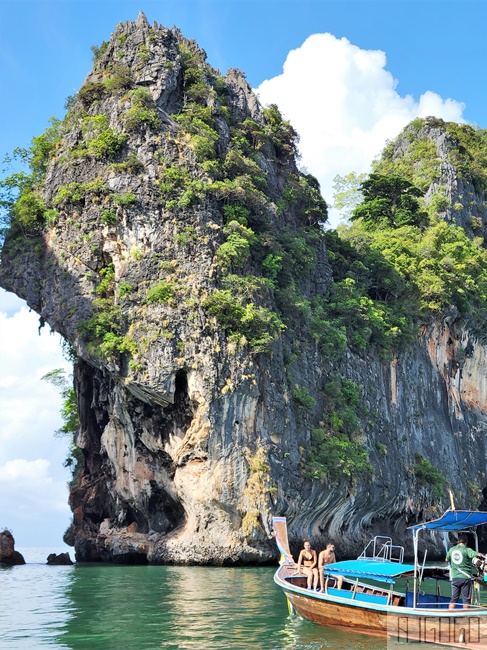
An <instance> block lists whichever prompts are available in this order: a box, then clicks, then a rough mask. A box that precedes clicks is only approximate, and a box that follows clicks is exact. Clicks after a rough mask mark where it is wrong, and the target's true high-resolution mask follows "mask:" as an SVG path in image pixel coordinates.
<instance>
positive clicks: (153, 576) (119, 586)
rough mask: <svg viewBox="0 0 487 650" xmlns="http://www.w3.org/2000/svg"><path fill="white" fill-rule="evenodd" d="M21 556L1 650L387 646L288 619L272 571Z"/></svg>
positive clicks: (3, 606)
mask: <svg viewBox="0 0 487 650" xmlns="http://www.w3.org/2000/svg"><path fill="white" fill-rule="evenodd" d="M19 550H20V551H21V552H22V553H23V554H24V557H25V559H26V561H27V564H26V565H23V566H17V567H9V568H1V569H0V649H1V650H33V649H35V650H37V649H45V648H51V649H57V650H88V649H89V650H98V649H100V650H102V649H103V650H121V649H124V650H126V649H129V650H149V649H150V650H153V649H154V650H155V649H160V648H164V649H168V650H173V649H174V650H176V649H181V650H200V649H206V648H208V649H213V648H215V649H225V650H250V649H252V650H281V649H282V650H290V649H293V650H320V649H322V648H336V649H340V648H343V649H344V650H372V649H382V648H391V647H392V646H391V645H390V644H389V645H387V644H386V642H385V641H381V640H380V639H375V638H372V637H367V636H362V635H359V634H350V633H343V632H339V631H337V630H332V629H326V628H320V627H318V626H315V625H313V624H311V623H308V622H306V621H303V620H300V619H299V618H297V617H289V616H288V611H287V606H286V600H285V598H284V596H283V594H282V592H281V590H280V589H279V588H278V587H276V586H275V585H274V583H273V580H272V577H273V573H274V571H275V569H274V568H272V567H266V568H214V567H164V566H112V565H98V564H97V565H95V564H79V565H75V566H47V565H46V564H45V561H46V558H47V555H48V554H49V552H50V551H49V550H48V549H46V550H45V551H42V550H36V551H35V552H34V551H31V552H27V550H23V549H19ZM71 555H72V554H71ZM402 647H404V646H402ZM409 647H410V645H409V644H408V648H409ZM422 647H424V646H422ZM428 647H431V646H428Z"/></svg>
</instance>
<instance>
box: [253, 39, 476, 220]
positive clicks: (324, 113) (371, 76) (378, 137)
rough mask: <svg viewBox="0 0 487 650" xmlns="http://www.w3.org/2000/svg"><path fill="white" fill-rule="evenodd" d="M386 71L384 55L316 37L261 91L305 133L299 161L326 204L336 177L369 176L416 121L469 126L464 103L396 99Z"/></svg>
mask: <svg viewBox="0 0 487 650" xmlns="http://www.w3.org/2000/svg"><path fill="white" fill-rule="evenodd" d="M385 66H386V55H385V53H384V52H381V51H379V50H362V49H360V48H359V47H357V46H356V45H353V44H352V43H350V41H348V40H347V39H346V38H341V39H338V38H336V37H335V36H333V35H332V34H313V35H312V36H310V37H309V38H307V39H306V41H305V42H304V43H303V44H302V45H301V47H299V48H297V49H296V50H292V51H291V52H289V54H288V56H287V59H286V61H285V63H284V66H283V72H282V74H281V75H278V76H277V77H274V78H273V79H268V80H266V81H264V82H262V84H261V85H260V86H259V87H258V88H257V89H256V91H257V93H258V95H259V97H260V100H261V102H262V104H264V105H268V104H271V103H275V104H277V105H278V106H279V108H280V110H281V112H282V113H283V115H284V117H285V118H286V119H288V120H289V121H290V122H291V124H292V125H293V126H294V128H295V129H296V130H297V131H298V133H299V134H300V137H301V141H300V150H301V153H302V161H301V162H302V164H303V165H304V166H306V167H307V169H308V170H309V171H310V172H311V173H312V174H314V175H315V176H316V177H317V178H318V180H319V182H320V184H321V189H322V193H323V196H324V198H325V199H326V201H327V203H328V204H329V205H330V204H331V203H332V198H333V189H332V181H333V178H334V176H335V175H336V174H340V175H345V174H348V173H349V172H351V171H355V172H357V173H362V172H368V171H369V170H370V164H371V162H372V160H373V159H374V158H375V157H376V156H377V155H378V154H379V153H380V152H381V150H382V148H383V147H384V145H385V143H386V140H388V139H393V138H394V137H396V136H397V135H398V134H399V132H400V131H401V129H403V128H404V127H405V126H406V124H408V123H409V122H410V121H411V120H413V119H414V118H416V117H426V116H428V115H435V116H437V117H441V118H443V119H445V120H449V121H454V122H464V119H463V117H462V112H463V110H464V108H465V105H464V104H462V103H461V102H457V101H455V100H453V99H446V100H445V99H442V98H441V97H440V96H439V95H437V94H436V93H434V92H431V91H429V90H427V91H425V92H424V93H423V94H422V95H421V97H420V98H419V100H418V101H416V100H415V99H414V98H413V97H412V96H410V95H407V96H404V97H403V96H401V95H399V94H398V92H397V90H396V86H397V81H396V80H395V79H394V77H393V76H392V74H391V73H390V72H388V71H387V70H386V69H385ZM335 220H336V216H335ZM331 221H332V219H331ZM333 225H336V221H335V223H334V224H333Z"/></svg>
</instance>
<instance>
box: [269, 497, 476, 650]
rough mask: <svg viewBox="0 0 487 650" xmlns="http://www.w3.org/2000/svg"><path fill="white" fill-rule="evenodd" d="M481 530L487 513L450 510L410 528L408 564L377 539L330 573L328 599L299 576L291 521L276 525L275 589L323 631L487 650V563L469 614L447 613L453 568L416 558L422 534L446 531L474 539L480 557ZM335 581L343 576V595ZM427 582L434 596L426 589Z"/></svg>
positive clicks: (461, 609)
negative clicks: (485, 595) (483, 598)
mask: <svg viewBox="0 0 487 650" xmlns="http://www.w3.org/2000/svg"><path fill="white" fill-rule="evenodd" d="M483 524H487V512H478V511H470V510H452V509H450V510H447V511H446V512H445V513H444V514H443V516H442V517H440V518H439V519H435V520H433V521H427V522H425V523H421V524H417V525H415V526H411V527H410V528H409V529H408V530H411V532H412V534H413V548H414V561H413V562H412V563H411V564H407V563H405V562H404V548H403V547H402V546H395V545H393V543H392V539H391V538H390V537H380V536H377V537H374V538H373V539H372V540H371V541H370V542H369V544H368V545H367V546H366V547H365V549H364V550H363V551H362V553H361V554H360V556H359V557H358V558H357V559H356V560H347V561H343V562H336V563H334V564H330V565H328V566H327V567H325V568H324V591H323V592H318V591H315V590H312V589H311V590H310V589H308V588H307V577H306V576H305V575H303V574H301V575H300V574H297V573H296V564H295V562H294V560H293V557H292V555H291V553H290V550H289V542H288V534H287V524H286V518H285V517H274V518H273V527H274V534H275V538H276V543H277V547H278V549H279V551H280V554H281V559H280V562H279V568H278V570H277V571H276V573H275V575H274V582H275V583H276V584H277V585H278V586H279V587H281V588H282V589H283V591H284V593H285V595H286V599H287V602H288V607H289V612H290V614H294V613H295V614H297V615H299V616H301V617H302V618H305V619H307V620H309V621H312V622H314V623H318V624H319V625H323V626H328V627H335V628H341V629H343V630H348V631H355V632H360V633H362V634H369V635H373V636H377V637H386V638H390V639H392V640H396V641H398V642H417V643H435V644H437V645H442V646H450V647H462V648H476V649H477V650H487V607H484V606H482V605H481V602H480V583H481V582H483V581H484V580H487V575H485V573H487V567H485V563H484V562H483V561H481V560H480V558H479V559H478V562H477V564H478V565H479V566H478V570H479V574H480V575H479V576H478V577H477V578H476V580H475V582H474V589H473V598H472V603H471V604H469V605H465V606H464V605H463V604H462V603H461V601H460V602H459V603H458V604H457V606H456V608H455V609H449V608H448V604H449V601H450V596H449V595H446V594H443V595H442V594H441V591H442V589H441V584H442V583H446V582H447V581H448V580H449V569H448V567H447V566H444V565H443V566H429V565H426V554H425V556H424V558H423V561H422V562H420V560H419V556H418V546H419V535H420V533H422V532H423V531H441V532H443V535H444V536H446V535H447V533H448V532H451V531H455V532H458V533H460V532H467V533H470V534H472V535H473V539H474V540H475V550H477V551H478V536H477V532H476V529H477V527H478V526H481V525H483ZM445 539H446V537H445ZM474 562H475V560H474ZM484 567H485V568H484ZM484 570H485V573H484ZM338 576H343V580H342V585H341V588H340V589H338V584H339V583H338V580H337V577H338ZM398 579H401V582H402V583H405V585H406V587H405V589H403V590H402V591H401V590H396V589H395V583H396V581H397V580H398ZM430 581H432V582H430ZM427 582H428V583H429V584H430V586H431V588H429V589H425V585H426V584H427ZM486 584H487V583H486ZM423 589H424V590H423ZM443 591H445V589H443ZM427 592H428V593H427Z"/></svg>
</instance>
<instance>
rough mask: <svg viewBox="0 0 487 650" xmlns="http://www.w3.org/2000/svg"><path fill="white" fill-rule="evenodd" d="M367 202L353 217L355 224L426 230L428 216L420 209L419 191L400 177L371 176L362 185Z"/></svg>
mask: <svg viewBox="0 0 487 650" xmlns="http://www.w3.org/2000/svg"><path fill="white" fill-rule="evenodd" d="M360 191H361V192H362V194H363V196H364V201H363V203H361V204H360V205H359V206H357V207H356V208H355V210H354V211H353V213H352V217H351V219H352V221H357V219H362V222H363V223H364V226H366V227H374V226H381V225H384V226H392V227H393V228H399V227H400V226H406V225H414V226H419V227H425V226H426V225H427V214H426V212H425V211H424V210H422V209H421V204H420V202H419V201H418V198H419V197H420V196H422V192H421V190H420V189H418V188H417V187H415V186H414V185H413V184H412V183H411V182H410V181H408V179H407V178H404V177H403V176H400V175H399V174H387V175H385V174H371V175H370V176H369V177H368V178H367V179H366V180H365V181H364V182H363V183H362V184H361V185H360Z"/></svg>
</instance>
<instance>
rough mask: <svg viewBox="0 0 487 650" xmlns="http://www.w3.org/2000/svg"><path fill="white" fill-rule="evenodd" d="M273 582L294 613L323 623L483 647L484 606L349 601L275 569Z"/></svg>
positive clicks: (402, 638)
mask: <svg viewBox="0 0 487 650" xmlns="http://www.w3.org/2000/svg"><path fill="white" fill-rule="evenodd" d="M275 582H276V583H277V584H278V585H279V586H280V587H281V588H282V589H283V590H284V592H285V594H286V597H287V599H288V601H289V602H290V604H291V605H292V608H293V610H294V611H295V613H296V614H298V615H299V616H301V617H302V618H305V619H306V620H308V621H312V622H313V623H317V624H318V625H322V626H325V627H335V628H339V629H342V630H345V631H354V632H359V633H361V634H367V635H371V636H376V637H382V638H389V639H394V640H396V641H398V642H421V643H435V644H438V645H442V646H447V647H448V646H449V647H462V648H472V649H473V648H477V650H487V610H486V609H484V608H478V609H471V610H461V609H459V610H455V614H453V613H452V611H451V610H448V609H435V610H429V609H415V610H413V609H412V608H411V607H404V606H403V607H397V606H392V605H374V604H367V603H360V602H353V601H352V600H350V599H345V598H343V599H341V598H337V597H333V596H329V595H328V594H321V593H317V592H313V591H309V590H307V589H305V588H302V587H296V586H293V585H289V584H288V583H287V582H286V581H285V579H283V577H282V576H279V571H278V572H277V574H276V576H275Z"/></svg>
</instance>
